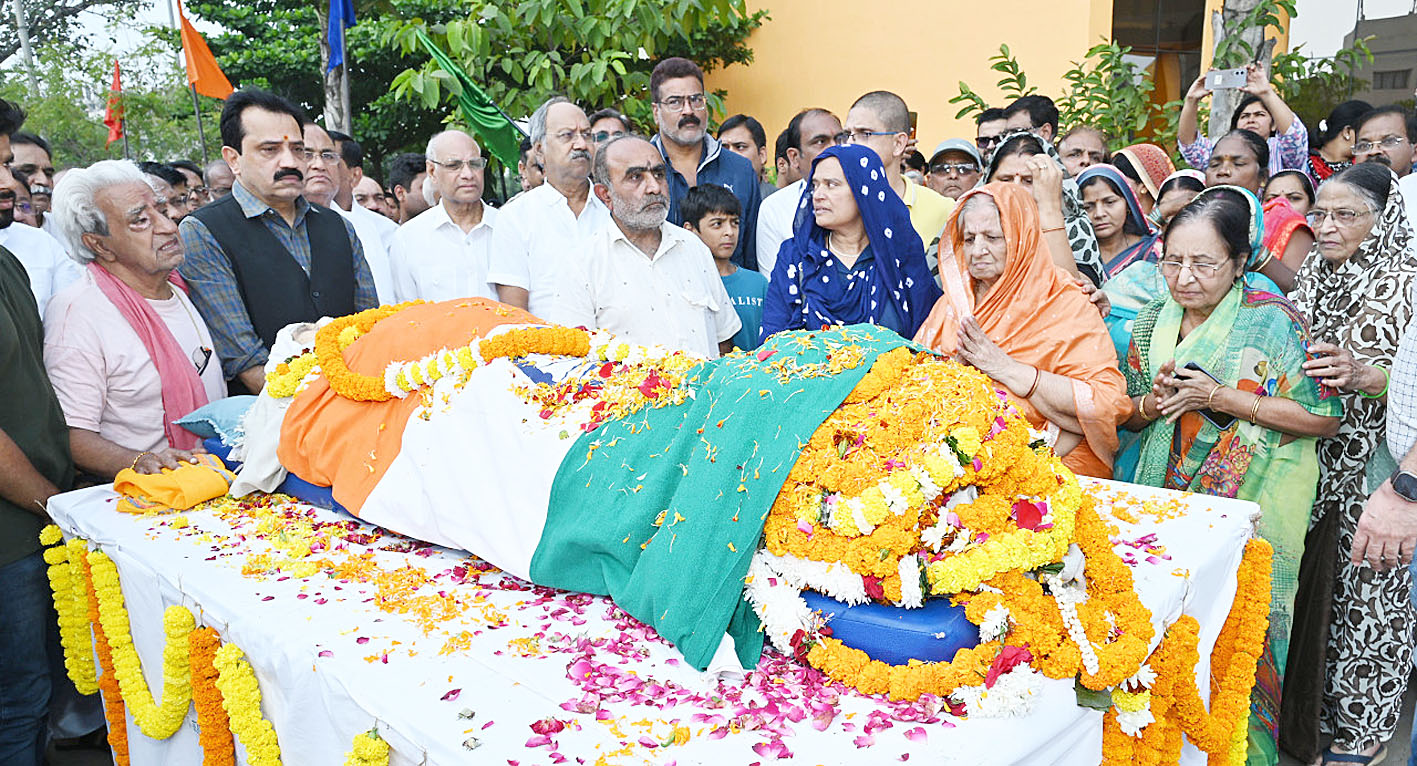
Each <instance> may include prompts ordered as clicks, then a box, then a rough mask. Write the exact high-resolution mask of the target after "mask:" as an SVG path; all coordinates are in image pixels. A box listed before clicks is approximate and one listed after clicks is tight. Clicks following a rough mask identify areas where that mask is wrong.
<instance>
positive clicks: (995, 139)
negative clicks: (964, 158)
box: [974, 107, 1009, 160]
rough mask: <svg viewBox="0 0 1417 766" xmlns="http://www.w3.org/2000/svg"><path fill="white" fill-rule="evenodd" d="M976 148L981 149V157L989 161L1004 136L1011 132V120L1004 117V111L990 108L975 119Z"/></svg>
mask: <svg viewBox="0 0 1417 766" xmlns="http://www.w3.org/2000/svg"><path fill="white" fill-rule="evenodd" d="M974 124H975V126H976V127H975V130H974V134H975V137H974V146H975V147H976V148H978V149H979V156H980V157H981V158H982V159H984V160H988V159H989V153H990V152H992V151H994V147H996V146H998V145H999V142H1000V141H1002V140H1003V138H1004V134H1005V133H1007V132H1009V120H1008V118H1007V117H1005V116H1004V110H1003V109H1000V108H998V107H990V108H988V109H985V110H984V111H982V112H980V113H979V116H978V117H975V118H974Z"/></svg>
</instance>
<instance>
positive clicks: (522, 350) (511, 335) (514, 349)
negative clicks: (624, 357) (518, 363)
mask: <svg viewBox="0 0 1417 766" xmlns="http://www.w3.org/2000/svg"><path fill="white" fill-rule="evenodd" d="M477 349H478V353H480V354H481V355H482V361H484V362H490V361H492V360H493V359H498V358H501V357H507V358H509V359H516V358H518V357H523V356H526V355H528V354H549V355H553V356H585V355H586V354H589V353H590V334H589V333H587V332H586V331H585V330H577V329H574V328H571V327H524V328H517V329H514V330H508V331H506V332H504V333H501V334H500V335H496V336H493V337H491V338H485V339H483V340H481V341H479V342H478V344H477Z"/></svg>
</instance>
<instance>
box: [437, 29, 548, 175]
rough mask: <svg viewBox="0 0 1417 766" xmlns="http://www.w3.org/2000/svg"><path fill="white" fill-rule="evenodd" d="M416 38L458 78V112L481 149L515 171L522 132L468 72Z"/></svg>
mask: <svg viewBox="0 0 1417 766" xmlns="http://www.w3.org/2000/svg"><path fill="white" fill-rule="evenodd" d="M417 35H418V41H419V42H421V43H423V47H424V48H427V49H428V53H429V55H431V56H432V57H433V60H434V61H436V62H438V66H439V67H442V69H443V71H445V72H447V73H448V74H450V75H452V76H453V77H455V78H457V81H458V84H459V85H461V86H462V92H461V93H459V94H458V108H459V109H461V110H462V114H463V118H464V119H466V120H467V121H468V123H469V125H470V126H471V127H472V129H473V130H474V131H475V132H476V133H477V137H478V138H480V139H481V140H482V146H483V149H485V150H486V151H487V152H488V153H489V154H491V155H492V156H493V157H496V158H497V159H499V160H501V161H502V164H504V165H507V166H508V167H516V164H517V160H518V159H519V156H518V155H519V152H518V144H520V143H521V140H522V136H523V134H522V132H521V129H519V128H518V127H517V126H516V125H514V124H512V120H511V118H509V117H507V115H506V113H505V112H503V111H502V110H501V109H498V108H497V105H496V104H494V103H492V99H490V98H488V97H487V94H486V93H484V92H482V89H481V88H479V87H477V83H475V82H473V81H472V78H471V77H468V76H467V72H465V71H463V68H462V67H460V66H458V65H457V64H456V63H455V62H454V61H453V60H452V59H451V58H449V57H448V54H446V53H444V52H443V49H442V48H439V47H438V44H437V43H435V42H433V40H432V38H430V37H429V36H428V35H427V34H424V32H423V31H422V30H419V31H418V32H417Z"/></svg>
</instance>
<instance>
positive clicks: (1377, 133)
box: [1353, 104, 1417, 227]
mask: <svg viewBox="0 0 1417 766" xmlns="http://www.w3.org/2000/svg"><path fill="white" fill-rule="evenodd" d="M1353 129H1354V130H1355V131H1356V132H1357V135H1358V137H1357V139H1355V140H1354V142H1353V161H1354V162H1376V163H1379V164H1381V165H1387V166H1388V167H1389V168H1392V172H1394V173H1396V174H1397V185H1398V188H1400V189H1402V199H1403V201H1404V202H1406V203H1407V220H1408V222H1409V223H1411V224H1412V225H1413V226H1414V227H1417V174H1414V173H1413V172H1412V155H1413V149H1412V146H1413V142H1415V141H1417V119H1414V117H1413V115H1412V114H1410V113H1409V112H1408V111H1407V110H1406V109H1404V108H1403V107H1401V106H1399V105H1397V104H1392V105H1389V106H1380V107H1378V108H1377V109H1374V110H1372V111H1371V112H1367V113H1366V114H1364V115H1363V116H1362V117H1359V118H1358V119H1357V121H1355V122H1354V123H1353Z"/></svg>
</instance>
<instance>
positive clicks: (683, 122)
mask: <svg viewBox="0 0 1417 766" xmlns="http://www.w3.org/2000/svg"><path fill="white" fill-rule="evenodd" d="M701 124H703V123H701V122H699V118H697V117H694V116H693V115H689V116H687V117H681V118H680V119H679V127H681V128H683V127H687V126H689V125H701Z"/></svg>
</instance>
